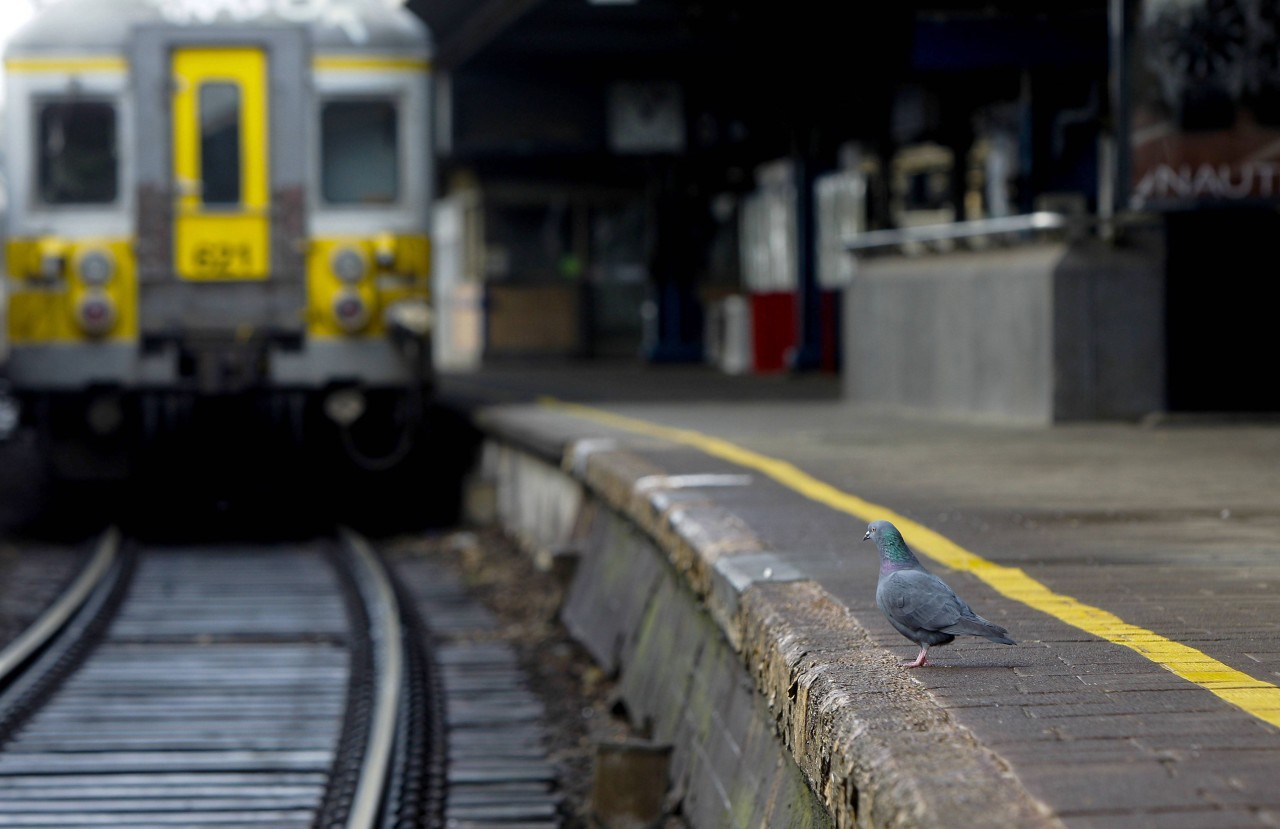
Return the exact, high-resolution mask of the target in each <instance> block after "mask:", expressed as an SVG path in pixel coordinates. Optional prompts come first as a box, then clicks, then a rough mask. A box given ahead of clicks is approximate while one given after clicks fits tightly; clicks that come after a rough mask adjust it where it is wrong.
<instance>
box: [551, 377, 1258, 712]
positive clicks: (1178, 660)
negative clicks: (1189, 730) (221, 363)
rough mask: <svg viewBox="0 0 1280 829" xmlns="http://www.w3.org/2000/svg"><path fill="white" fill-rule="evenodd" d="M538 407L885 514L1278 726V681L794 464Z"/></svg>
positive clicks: (989, 575)
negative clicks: (1058, 587)
mask: <svg viewBox="0 0 1280 829" xmlns="http://www.w3.org/2000/svg"><path fill="white" fill-rule="evenodd" d="M540 403H541V405H543V406H545V407H547V408H552V409H558V410H560V411H563V412H565V413H566V414H571V415H576V416H578V417H582V418H586V419H588V420H594V421H596V422H597V423H603V424H605V425H608V426H613V427H615V428H619V429H624V430H626V431H629V432H635V433H638V434H643V435H648V436H651V437H657V438H662V439H665V440H668V441H671V442H673V443H679V444H683V445H685V446H691V447H693V448H695V449H698V450H701V451H702V452H705V453H706V454H708V455H711V456H713V457H717V458H720V459H722V460H726V461H729V462H730V463H734V464H737V465H739V466H742V467H745V468H747V469H752V470H755V471H756V472H759V473H760V474H762V475H766V476H768V477H769V478H772V479H773V480H775V481H777V482H778V483H780V484H782V485H783V486H785V487H787V488H788V489H791V490H793V491H795V492H798V493H800V494H801V495H803V496H805V497H806V498H809V499H811V500H813V501H817V502H818V503H820V504H824V505H826V506H828V507H831V508H832V509H834V510H837V511H839V512H843V513H845V514H846V515H851V516H853V517H854V518H857V519H859V520H862V521H873V520H876V519H885V520H887V521H891V522H893V524H895V525H896V526H897V527H898V529H899V530H901V531H902V533H903V535H905V536H908V537H910V539H911V547H912V549H914V550H915V551H916V552H917V553H921V554H923V555H925V556H926V557H928V558H930V559H932V560H933V561H936V562H937V563H939V564H941V565H943V566H945V567H949V568H951V569H953V570H963V571H965V572H968V573H972V574H973V575H974V576H976V577H977V578H979V579H981V580H982V581H983V582H985V583H986V584H987V585H989V586H990V587H991V588H992V589H993V590H995V591H996V592H997V593H1000V594H1001V595H1002V596H1005V597H1007V598H1009V599H1012V600H1013V601H1016V602H1021V603H1022V604H1025V605H1027V606H1028V607H1032V608H1035V609H1036V610H1039V611H1041V612H1042V613H1047V614H1048V615H1050V616H1052V617H1054V618H1055V619H1058V620H1059V621H1062V622H1065V623H1067V624H1068V625H1071V626H1072V627H1076V628H1079V629H1080V630H1083V631H1085V632H1086V633H1090V634H1092V635H1094V636H1097V637H1099V638H1101V639H1104V640H1106V641H1108V642H1112V643H1114V644H1117V645H1123V646H1124V647H1126V648H1129V649H1131V650H1133V651H1136V652H1137V653H1139V654H1141V655H1142V656H1144V657H1146V658H1147V659H1150V660H1151V661H1152V662H1155V663H1156V664H1158V665H1160V666H1162V667H1164V668H1166V669H1168V670H1169V671H1171V672H1173V673H1174V674H1176V675H1178V676H1180V677H1182V678H1183V679H1185V680H1187V681H1189V682H1193V683H1195V684H1196V685H1199V686H1200V687H1202V688H1204V689H1206V690H1208V691H1210V692H1212V693H1213V694H1216V695H1217V696H1218V697H1220V698H1222V699H1223V700H1226V701H1227V702H1229V703H1231V704H1232V705H1235V706H1237V707H1238V708H1240V709H1242V710H1244V711H1245V712H1247V713H1249V714H1251V715H1252V716H1254V717H1257V718H1258V719H1260V720H1262V721H1263V722H1266V723H1269V724H1271V725H1273V726H1276V727H1280V687H1277V686H1276V685H1274V684H1272V683H1270V682H1266V681H1264V680H1261V679H1256V678H1255V677H1252V676H1249V675H1248V674H1246V673H1244V672H1243V671H1239V670H1236V669H1235V668H1232V667H1231V666H1230V665H1227V664H1226V663H1224V662H1221V661H1219V660H1217V659H1214V658H1213V657H1212V656H1209V655H1208V654H1206V653H1204V652H1203V651H1199V650H1197V649H1195V648H1193V647H1191V646H1189V645H1184V644H1182V643H1181V642H1175V641H1173V640H1172V639H1169V638H1167V637H1165V636H1161V635H1160V634H1158V633H1156V632H1155V631H1151V630H1147V629H1146V628H1143V627H1139V626H1138V625H1134V624H1130V623H1129V622H1126V621H1124V620H1123V619H1121V618H1120V617H1119V616H1116V615H1115V614H1113V613H1110V612H1108V611H1106V610H1103V609H1102V608H1099V607H1094V606H1092V605H1089V604H1085V603H1084V602H1081V601H1079V600H1077V599H1074V598H1072V597H1071V596H1066V595H1063V594H1061V593H1055V592H1054V591H1052V590H1050V589H1049V588H1048V587H1047V586H1046V585H1044V584H1043V583H1041V582H1039V581H1037V580H1036V579H1034V578H1032V577H1031V576H1029V575H1027V574H1026V572H1024V571H1023V570H1022V569H1021V568H1018V567H1008V566H1005V565H1003V564H996V563H995V562H993V561H988V560H987V559H985V558H983V557H982V556H979V555H977V554H976V553H973V552H970V551H969V550H966V549H965V548H964V547H961V546H960V545H959V544H957V543H956V542H954V541H952V540H951V539H949V538H947V537H946V536H944V535H942V534H941V533H938V532H935V531H934V530H931V529H929V528H928V527H926V526H925V525H923V524H920V523H918V522H916V521H913V520H912V519H910V518H908V517H906V516H905V515H901V514H899V513H897V512H895V511H893V510H892V509H889V508H888V507H884V506H881V505H879V504H875V503H872V502H870V501H867V500H864V499H862V498H859V497H858V496H856V495H852V494H850V493H848V492H844V491H842V490H840V489H837V488H836V487H834V486H832V485H831V484H828V483H825V482H823V481H820V480H818V479H817V478H815V477H813V476H812V475H810V474H808V473H807V472H804V471H802V470H801V469H799V468H797V467H796V466H795V465H794V464H792V463H789V462H787V461H784V460H779V459H778V458H771V457H769V456H768V455H763V454H760V453H759V452H755V451H752V450H750V449H746V448H744V447H741V446H738V445H737V444H734V443H731V442H729V441H727V440H724V439H723V438H717V437H713V436H711V435H706V434H703V433H702V432H697V431H694V430H692V429H681V428H677V427H673V426H663V425H661V424H657V423H651V422H649V421H647V420H641V419H639V418H634V417H627V416H625V415H619V414H614V413H613V412H607V411H604V410H602V409H597V408H593V407H591V406H583V405H581V404H577V403H567V402H564V401H561V400H556V399H554V398H543V399H541V400H540Z"/></svg>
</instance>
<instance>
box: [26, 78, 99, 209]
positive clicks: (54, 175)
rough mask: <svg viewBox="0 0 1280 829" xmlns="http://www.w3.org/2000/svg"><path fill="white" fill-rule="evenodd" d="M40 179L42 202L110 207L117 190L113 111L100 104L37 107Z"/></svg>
mask: <svg viewBox="0 0 1280 829" xmlns="http://www.w3.org/2000/svg"><path fill="white" fill-rule="evenodd" d="M37 121H38V129H39V132H40V135H39V142H40V143H39V152H40V159H39V163H38V165H37V166H38V168H39V169H38V172H37V176H38V181H37V186H38V187H39V191H40V194H39V195H40V200H41V201H42V202H44V203H45V204H109V203H111V202H113V201H115V200H116V193H117V191H118V188H119V172H118V167H119V161H118V157H117V156H118V154H117V152H116V108H115V106H114V105H113V104H110V103H106V102H102V101H59V102H49V103H45V104H43V105H42V106H41V107H40V111H39V117H38V119H37Z"/></svg>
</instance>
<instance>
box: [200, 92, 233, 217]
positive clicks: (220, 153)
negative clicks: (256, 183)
mask: <svg viewBox="0 0 1280 829" xmlns="http://www.w3.org/2000/svg"><path fill="white" fill-rule="evenodd" d="M199 105H200V192H201V194H202V201H203V202H204V203H205V204H239V203H240V87H239V86H237V85H236V84H233V83H223V82H217V83H206V84H203V85H201V87H200V104H199Z"/></svg>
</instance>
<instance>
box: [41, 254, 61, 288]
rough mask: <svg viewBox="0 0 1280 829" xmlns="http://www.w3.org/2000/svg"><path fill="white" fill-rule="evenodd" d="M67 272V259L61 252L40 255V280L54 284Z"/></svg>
mask: <svg viewBox="0 0 1280 829" xmlns="http://www.w3.org/2000/svg"><path fill="white" fill-rule="evenodd" d="M66 270H67V257H66V255H65V254H63V253H62V252H61V251H51V252H48V253H43V254H41V255H40V278H41V279H42V280H44V281H45V282H56V281H58V280H59V279H61V278H62V275H63V274H64V273H66Z"/></svg>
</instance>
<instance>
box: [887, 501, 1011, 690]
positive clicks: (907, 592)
mask: <svg viewBox="0 0 1280 829" xmlns="http://www.w3.org/2000/svg"><path fill="white" fill-rule="evenodd" d="M862 540H863V541H874V542H875V543H876V548H877V549H878V550H879V551H880V581H879V583H878V584H877V585H876V604H877V605H879V606H880V609H881V610H883V611H884V615H885V616H888V617H889V623H890V624H891V625H893V626H894V627H895V628H897V630H898V632H899V633H901V634H902V635H903V636H905V637H907V638H908V639H910V640H911V641H912V642H915V643H916V644H917V645H919V646H920V655H919V656H917V657H916V660H915V661H914V662H904V663H902V665H903V667H905V668H922V667H924V666H925V665H927V664H929V659H928V653H929V647H930V646H931V645H945V644H947V643H948V642H951V641H953V640H954V639H955V638H956V637H957V636H981V637H983V638H985V639H990V640H991V641H992V642H999V643H1000V644H1002V645H1016V644H1018V643H1017V642H1015V641H1013V640H1012V639H1010V638H1009V631H1007V630H1005V629H1004V628H1002V627H1000V626H999V625H997V624H996V623H995V622H990V621H987V620H986V619H984V618H982V617H981V616H979V615H978V614H976V613H974V612H973V610H972V609H971V608H970V607H969V605H967V604H965V601H964V599H962V598H960V597H959V596H957V595H956V593H955V591H954V590H952V589H951V588H950V587H948V586H947V584H946V582H944V581H943V580H942V579H940V578H938V577H937V576H935V575H934V574H933V573H930V572H929V571H928V570H926V569H925V568H924V567H923V566H922V565H921V564H920V562H919V560H918V559H917V558H916V556H915V553H913V552H911V548H910V547H908V546H907V542H906V541H904V540H903V539H902V533H900V532H898V528H897V527H895V526H893V524H890V523H889V522H888V521H872V522H871V523H870V524H868V525H867V534H866V535H864V536H863V537H862Z"/></svg>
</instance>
